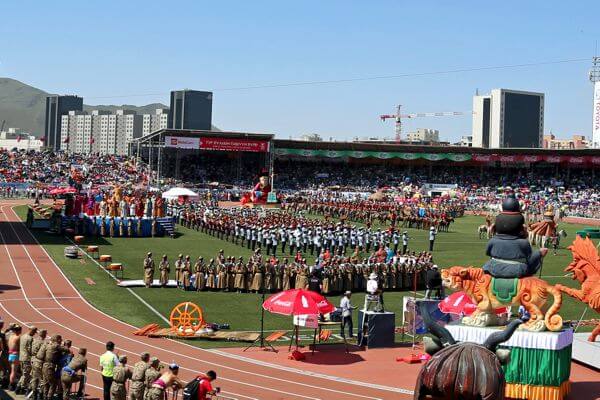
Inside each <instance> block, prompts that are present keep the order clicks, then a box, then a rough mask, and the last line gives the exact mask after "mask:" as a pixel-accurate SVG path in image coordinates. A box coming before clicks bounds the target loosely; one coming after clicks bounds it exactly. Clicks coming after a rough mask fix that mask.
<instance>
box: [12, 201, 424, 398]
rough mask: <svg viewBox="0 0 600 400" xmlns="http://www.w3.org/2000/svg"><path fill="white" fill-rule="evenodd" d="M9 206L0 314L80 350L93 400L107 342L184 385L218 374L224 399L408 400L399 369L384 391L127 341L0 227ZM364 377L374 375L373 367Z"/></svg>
mask: <svg viewBox="0 0 600 400" xmlns="http://www.w3.org/2000/svg"><path fill="white" fill-rule="evenodd" d="M16 204H17V202H12V203H9V202H4V203H3V204H2V205H1V206H0V276H1V277H2V285H4V289H7V288H10V286H14V287H15V289H14V290H4V291H3V292H1V293H0V315H2V316H3V317H4V319H5V320H7V321H18V322H20V323H21V324H23V325H30V324H35V325H36V326H38V327H43V328H45V329H47V330H48V332H49V333H50V334H53V333H60V334H62V336H63V338H66V339H67V338H68V339H71V340H72V341H73V344H74V345H75V346H79V347H86V348H87V349H88V364H89V366H90V367H91V368H90V371H88V382H89V384H88V386H87V387H88V389H87V393H88V394H89V395H91V396H93V397H98V398H101V396H102V392H101V386H102V383H101V378H100V374H99V372H98V357H99V355H100V354H102V353H103V352H104V344H105V343H106V342H107V341H109V340H112V341H114V342H115V343H116V347H117V350H118V352H119V353H120V354H125V355H127V356H128V357H129V360H130V362H132V363H133V362H136V361H137V360H138V357H139V354H140V353H142V352H143V351H148V352H150V353H151V354H152V356H157V357H159V358H160V359H161V360H162V361H164V362H167V363H169V362H173V361H175V362H177V363H178V364H179V365H180V367H181V368H180V374H181V375H182V378H183V379H184V380H186V379H190V378H191V377H193V376H194V375H196V374H197V373H199V372H205V371H207V370H209V369H214V370H216V371H217V374H218V376H219V378H218V380H217V385H218V386H221V387H222V389H223V391H222V394H223V395H224V396H227V398H230V399H239V400H245V399H261V400H262V399H265V400H270V399H311V400H317V399H323V400H325V399H326V400H337V399H344V400H361V399H372V400H376V399H409V398H412V390H411V389H412V387H413V385H414V377H411V378H412V379H402V376H400V375H401V368H399V370H400V371H398V373H395V374H393V376H390V377H389V380H387V382H389V383H390V386H379V385H371V384H368V383H362V382H359V381H353V380H347V379H346V380H343V381H342V380H339V379H337V378H336V377H334V376H326V375H316V374H314V373H310V372H307V371H303V370H301V369H300V368H302V367H299V369H298V370H294V371H292V370H289V369H280V368H278V367H277V366H276V365H258V364H255V363H253V362H251V361H244V360H239V359H236V358H235V355H229V356H227V355H223V354H216V353H214V352H212V351H210V350H203V349H199V348H197V347H193V346H190V345H187V344H185V343H181V342H176V341H172V340H166V339H149V338H146V337H138V336H134V335H133V334H132V332H133V330H134V329H135V328H134V327H133V326H131V325H128V324H125V323H123V322H120V321H118V320H116V319H114V318H112V317H111V316H109V315H106V314H104V313H102V312H100V311H98V310H96V309H95V308H94V307H92V306H91V305H90V304H89V303H87V302H86V301H85V300H84V299H83V298H82V297H81V295H80V294H79V293H78V292H77V290H75V288H74V287H73V285H72V284H71V283H70V282H69V280H68V279H67V278H66V276H65V275H64V274H63V273H62V271H61V270H60V268H59V267H58V266H57V265H56V264H55V263H54V261H53V260H52V259H51V258H50V256H49V255H48V254H47V253H46V251H45V250H44V248H43V247H42V246H40V245H39V244H37V242H35V238H34V237H33V235H32V234H31V233H30V232H29V230H28V229H27V228H26V227H25V225H24V224H20V223H19V224H17V223H12V224H7V223H6V222H18V221H20V220H19V218H18V216H17V215H16V213H15V212H14V211H13V209H12V206H14V205H16ZM31 243H34V244H31ZM340 368H344V367H343V366H340ZM372 372H373V374H378V371H377V366H376V365H374V366H373V371H372ZM360 378H361V377H357V379H360Z"/></svg>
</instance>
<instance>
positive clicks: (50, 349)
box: [42, 342, 66, 399]
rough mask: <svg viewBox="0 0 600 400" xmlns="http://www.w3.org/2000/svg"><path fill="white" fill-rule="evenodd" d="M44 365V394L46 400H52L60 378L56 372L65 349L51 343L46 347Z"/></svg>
mask: <svg viewBox="0 0 600 400" xmlns="http://www.w3.org/2000/svg"><path fill="white" fill-rule="evenodd" d="M44 350H45V351H44V365H43V366H42V393H43V395H44V398H45V399H51V398H52V397H53V396H54V393H55V391H56V385H57V384H58V379H57V378H58V377H57V375H56V370H57V368H58V363H59V362H60V358H61V357H62V355H63V353H64V352H65V351H66V349H65V348H64V347H62V346H61V345H60V344H58V343H56V342H50V343H48V344H47V345H46V346H45V347H44Z"/></svg>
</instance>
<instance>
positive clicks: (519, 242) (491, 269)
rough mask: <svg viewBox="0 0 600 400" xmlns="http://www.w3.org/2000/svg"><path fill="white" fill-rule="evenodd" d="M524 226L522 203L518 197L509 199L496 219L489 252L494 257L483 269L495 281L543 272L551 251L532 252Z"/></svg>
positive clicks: (507, 198)
mask: <svg viewBox="0 0 600 400" xmlns="http://www.w3.org/2000/svg"><path fill="white" fill-rule="evenodd" d="M524 224H525V218H523V215H522V214H521V211H520V206H519V202H518V201H517V199H516V198H515V197H514V196H509V197H506V198H505V199H504V201H503V202H502V212H501V213H500V214H498V216H496V223H495V225H494V227H495V231H496V236H494V237H493V238H491V239H490V240H489V242H488V245H487V249H486V252H485V254H486V255H488V256H490V257H491V259H490V260H489V261H488V262H486V263H485V265H484V266H483V270H484V271H485V272H486V273H488V274H490V275H492V276H493V277H494V278H522V277H526V276H532V275H534V274H535V273H536V272H537V271H538V269H540V267H541V265H542V257H543V256H545V255H546V253H547V252H548V249H540V250H539V251H538V250H532V248H531V244H530V243H529V242H528V241H527V239H526V237H527V236H526V233H525V225H524Z"/></svg>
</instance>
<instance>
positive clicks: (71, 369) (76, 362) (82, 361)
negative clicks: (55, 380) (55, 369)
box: [60, 354, 87, 400]
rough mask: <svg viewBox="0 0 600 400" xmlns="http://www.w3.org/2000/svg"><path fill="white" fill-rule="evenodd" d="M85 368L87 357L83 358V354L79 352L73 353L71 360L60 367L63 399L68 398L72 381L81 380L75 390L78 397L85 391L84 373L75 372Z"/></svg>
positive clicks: (83, 370) (82, 370)
mask: <svg viewBox="0 0 600 400" xmlns="http://www.w3.org/2000/svg"><path fill="white" fill-rule="evenodd" d="M86 370H87V359H86V358H85V356H82V355H81V354H77V355H75V357H73V359H72V360H71V362H69V365H67V366H66V367H64V368H63V369H62V372H61V375H60V382H61V384H62V390H63V399H64V400H67V399H68V398H69V393H70V392H71V387H72V385H73V383H76V382H81V383H80V384H79V389H78V391H77V394H78V396H79V397H81V396H82V395H83V393H85V391H84V386H85V378H84V375H78V374H77V372H79V371H81V372H85V371H86Z"/></svg>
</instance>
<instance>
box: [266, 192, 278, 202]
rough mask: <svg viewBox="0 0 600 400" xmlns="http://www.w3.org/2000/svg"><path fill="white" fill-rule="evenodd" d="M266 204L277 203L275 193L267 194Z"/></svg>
mask: <svg viewBox="0 0 600 400" xmlns="http://www.w3.org/2000/svg"><path fill="white" fill-rule="evenodd" d="M267 203H269V204H273V203H277V194H276V193H275V192H272V191H271V192H269V194H268V195H267Z"/></svg>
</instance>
